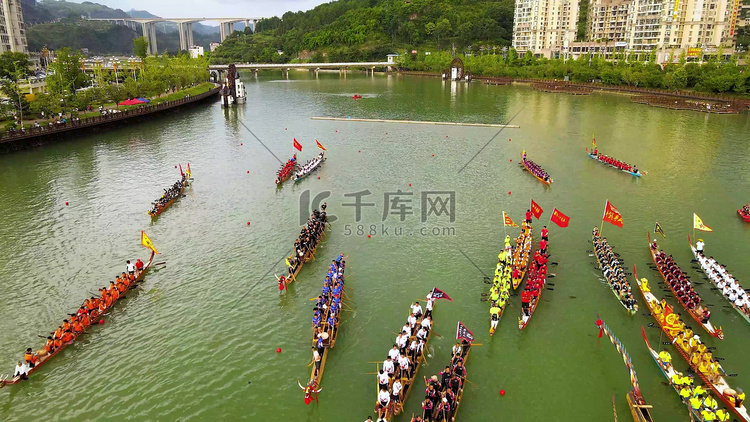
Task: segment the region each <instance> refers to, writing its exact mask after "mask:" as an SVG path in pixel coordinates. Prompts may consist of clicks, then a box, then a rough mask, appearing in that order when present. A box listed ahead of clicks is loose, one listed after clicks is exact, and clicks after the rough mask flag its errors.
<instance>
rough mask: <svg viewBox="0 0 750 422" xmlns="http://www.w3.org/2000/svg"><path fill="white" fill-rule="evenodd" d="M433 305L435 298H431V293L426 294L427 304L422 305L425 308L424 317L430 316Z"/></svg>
mask: <svg viewBox="0 0 750 422" xmlns="http://www.w3.org/2000/svg"><path fill="white" fill-rule="evenodd" d="M433 305H435V299H432V298H431V295H428V296H427V304H425V305H424V307H425V310H426V312H425V314H424V316H425V317H428V316H429V317H431V316H432V307H433Z"/></svg>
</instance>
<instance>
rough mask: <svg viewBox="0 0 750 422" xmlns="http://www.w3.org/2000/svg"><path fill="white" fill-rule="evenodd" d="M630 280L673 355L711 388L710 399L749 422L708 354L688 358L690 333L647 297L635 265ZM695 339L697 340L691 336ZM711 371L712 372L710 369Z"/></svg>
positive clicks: (647, 288)
mask: <svg viewBox="0 0 750 422" xmlns="http://www.w3.org/2000/svg"><path fill="white" fill-rule="evenodd" d="M633 277H634V278H635V282H636V284H637V285H638V289H639V290H640V291H641V294H643V299H644V300H645V302H646V306H647V307H648V309H649V311H650V313H651V315H652V316H653V317H654V319H655V320H656V322H657V323H658V324H659V327H661V329H662V331H663V332H664V334H666V335H667V338H668V339H669V340H670V341H671V342H672V344H674V346H675V348H676V349H677V352H678V353H679V354H680V356H682V357H683V359H685V361H686V362H687V363H688V365H690V368H691V369H692V370H693V371H694V372H695V373H696V374H697V375H698V376H699V377H700V379H701V380H702V381H703V382H704V383H705V384H706V385H707V386H709V387H710V388H711V391H712V392H713V393H714V397H717V398H719V399H720V400H721V401H722V402H723V403H724V404H725V405H726V406H727V408H728V409H730V410H731V411H732V412H733V413H734V414H735V415H737V416H738V417H739V418H740V420H741V421H744V422H750V416H748V412H747V408H746V407H745V405H744V404H741V405H740V406H739V407H736V406H735V403H736V394H737V392H736V391H735V390H734V389H732V388H731V387H730V386H729V383H727V381H726V378H725V377H724V376H722V375H721V374H720V373H719V371H721V372H724V370H723V368H722V367H721V365H720V364H719V363H718V362H716V361H715V360H714V359H713V357H712V356H711V352H709V351H707V350H706V351H704V352H698V351H696V352H694V353H691V354H688V350H686V349H689V344H688V343H686V342H685V341H684V337H685V336H686V334H689V332H691V331H692V330H690V328H689V327H686V326H685V323H683V322H682V321H681V320H680V316H679V315H678V314H677V313H676V312H674V309H673V308H672V306H671V305H669V304H668V303H667V302H666V300H664V299H662V300H661V301H659V299H657V298H656V296H654V294H653V293H651V288H650V286H649V285H648V280H647V279H645V278H642V279H639V278H638V273H637V271H636V267H635V265H633ZM695 336H698V335H697V334H695ZM697 343H698V346H697V348H701V349H702V347H701V346H702V343H700V337H699V336H698V341H697ZM714 368H715V369H714Z"/></svg>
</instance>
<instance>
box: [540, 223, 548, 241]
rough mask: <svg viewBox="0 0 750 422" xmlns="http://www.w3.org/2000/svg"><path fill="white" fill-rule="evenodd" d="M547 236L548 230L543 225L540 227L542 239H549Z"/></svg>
mask: <svg viewBox="0 0 750 422" xmlns="http://www.w3.org/2000/svg"><path fill="white" fill-rule="evenodd" d="M548 236H549V230H547V226H544V227H543V228H542V239H543V240H549V238H548Z"/></svg>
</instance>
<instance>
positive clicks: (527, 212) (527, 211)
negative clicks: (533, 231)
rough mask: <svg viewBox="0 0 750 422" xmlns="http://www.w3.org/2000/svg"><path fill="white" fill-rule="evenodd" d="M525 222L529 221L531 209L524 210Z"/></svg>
mask: <svg viewBox="0 0 750 422" xmlns="http://www.w3.org/2000/svg"><path fill="white" fill-rule="evenodd" d="M526 222H527V223H531V210H526Z"/></svg>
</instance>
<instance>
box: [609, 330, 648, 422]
mask: <svg viewBox="0 0 750 422" xmlns="http://www.w3.org/2000/svg"><path fill="white" fill-rule="evenodd" d="M596 325H597V327H599V337H601V336H602V335H603V334H606V336H607V338H608V339H609V341H610V342H611V343H612V344H613V345H614V346H615V348H616V349H617V352H618V353H620V356H622V360H623V362H625V367H626V368H628V372H629V373H630V384H631V386H632V387H633V388H631V389H630V391H628V393H627V395H626V397H627V400H628V407H629V408H630V413H631V414H632V415H633V420H634V421H635V422H653V420H654V419H653V418H652V417H651V412H650V410H649V409H651V408H652V406H651V405H649V404H646V400H645V399H644V398H643V395H642V394H641V388H640V387H639V386H638V377H637V376H636V373H635V368H633V362H632V361H631V360H630V354H629V353H628V351H627V350H625V346H623V344H622V342H621V341H620V339H618V338H617V337H615V335H614V334H613V333H612V330H610V329H609V327H608V326H607V324H605V323H604V321H602V320H601V318H597V320H596Z"/></svg>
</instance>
